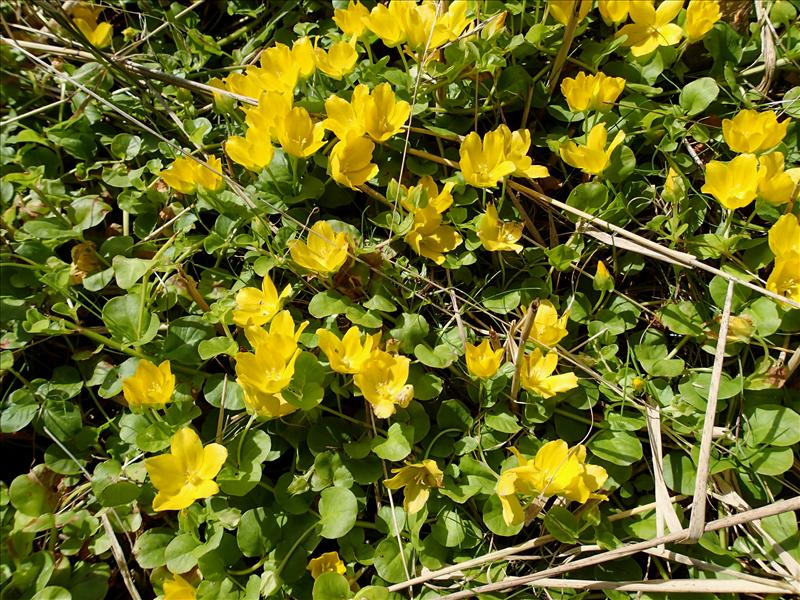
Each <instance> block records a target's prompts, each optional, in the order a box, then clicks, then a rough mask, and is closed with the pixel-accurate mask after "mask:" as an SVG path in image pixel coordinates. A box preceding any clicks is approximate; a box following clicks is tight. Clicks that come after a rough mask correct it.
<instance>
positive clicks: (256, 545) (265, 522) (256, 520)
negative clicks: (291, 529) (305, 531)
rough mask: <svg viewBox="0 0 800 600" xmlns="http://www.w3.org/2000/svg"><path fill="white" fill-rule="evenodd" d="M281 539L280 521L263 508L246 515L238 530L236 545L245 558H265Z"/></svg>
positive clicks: (248, 512) (243, 516)
mask: <svg viewBox="0 0 800 600" xmlns="http://www.w3.org/2000/svg"><path fill="white" fill-rule="evenodd" d="M280 537H281V525H280V519H278V518H276V515H275V514H273V513H272V511H270V510H268V509H267V508H264V507H261V506H259V507H258V508H253V509H250V510H248V511H247V512H246V513H244V514H243V515H242V518H241V520H240V521H239V526H238V527H237V528H236V543H237V544H238V545H239V549H240V550H241V551H242V554H244V555H245V556H264V555H265V554H267V552H269V551H270V550H272V548H274V547H275V540H278V539H280Z"/></svg>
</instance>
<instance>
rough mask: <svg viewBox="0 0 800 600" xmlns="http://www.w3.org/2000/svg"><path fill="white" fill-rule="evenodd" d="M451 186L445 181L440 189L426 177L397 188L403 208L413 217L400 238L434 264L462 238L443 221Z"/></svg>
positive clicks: (450, 200)
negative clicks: (410, 184)
mask: <svg viewBox="0 0 800 600" xmlns="http://www.w3.org/2000/svg"><path fill="white" fill-rule="evenodd" d="M453 185H454V184H453V183H446V184H445V185H444V187H443V188H442V191H441V192H439V188H438V186H437V185H436V182H435V181H434V180H433V179H432V178H431V177H428V176H425V177H423V178H421V179H420V180H419V183H418V184H417V185H415V186H411V187H410V188H408V189H406V187H405V186H400V188H399V191H400V194H401V198H402V200H401V204H402V205H403V208H405V209H406V210H407V211H409V212H410V213H411V214H412V215H413V217H414V221H413V223H412V224H411V229H410V230H409V231H408V233H406V235H405V237H404V238H403V239H404V240H405V242H406V243H407V244H408V245H409V246H410V247H411V249H412V250H414V252H416V253H417V254H419V255H420V256H424V257H425V258H430V259H431V260H432V261H433V262H435V263H436V264H437V265H440V264H442V263H443V262H444V255H445V253H446V252H450V251H451V250H454V249H455V248H457V247H458V246H459V245H460V244H461V242H462V241H463V240H462V237H461V235H460V234H459V233H458V232H457V231H456V230H455V229H454V228H453V227H451V226H449V225H443V224H442V214H443V213H444V211H446V210H447V209H448V208H450V206H451V205H452V204H453V195H452V193H451V192H452V190H453Z"/></svg>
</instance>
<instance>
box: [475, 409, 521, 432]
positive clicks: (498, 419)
mask: <svg viewBox="0 0 800 600" xmlns="http://www.w3.org/2000/svg"><path fill="white" fill-rule="evenodd" d="M484 422H485V423H486V426H487V427H488V428H489V429H493V430H494V431H500V432H502V433H510V434H514V433H517V432H518V431H519V430H520V429H522V426H521V425H520V424H519V421H518V420H517V417H516V416H514V415H513V414H512V413H511V412H506V410H495V411H494V412H492V413H490V414H487V415H486V417H485V420H484Z"/></svg>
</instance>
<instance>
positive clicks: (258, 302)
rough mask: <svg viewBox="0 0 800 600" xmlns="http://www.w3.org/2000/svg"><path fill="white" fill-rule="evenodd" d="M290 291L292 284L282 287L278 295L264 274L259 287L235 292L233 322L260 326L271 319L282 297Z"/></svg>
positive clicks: (281, 301)
mask: <svg viewBox="0 0 800 600" xmlns="http://www.w3.org/2000/svg"><path fill="white" fill-rule="evenodd" d="M291 293H292V286H291V285H287V286H286V287H285V288H283V291H281V293H280V295H278V290H277V289H276V288H275V284H274V283H272V279H270V277H269V275H265V276H264V280H263V281H262V282H261V289H260V290H258V289H256V288H252V287H246V288H242V289H240V290H239V291H238V292H237V293H236V309H235V310H234V311H233V322H234V323H236V324H237V325H238V326H239V327H253V326H255V327H260V326H261V325H265V324H267V323H269V322H270V321H271V320H272V317H274V316H275V315H276V314H278V311H279V310H280V309H281V306H282V305H283V299H284V298H287V297H289V295H291Z"/></svg>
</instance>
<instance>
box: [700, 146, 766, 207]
mask: <svg viewBox="0 0 800 600" xmlns="http://www.w3.org/2000/svg"><path fill="white" fill-rule="evenodd" d="M757 188H758V159H756V157H755V156H754V155H753V154H740V155H739V156H737V157H736V158H734V159H733V160H732V161H729V162H721V161H718V160H712V161H711V162H709V163H708V164H707V165H706V182H705V183H704V184H703V187H701V188H700V191H701V192H704V193H706V194H711V195H712V196H714V198H715V199H716V200H717V202H719V203H720V204H722V206H724V207H725V208H729V209H731V210H733V209H734V208H742V207H743V206H747V205H748V204H750V203H751V202H752V201H753V200H755V198H756V192H757Z"/></svg>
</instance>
